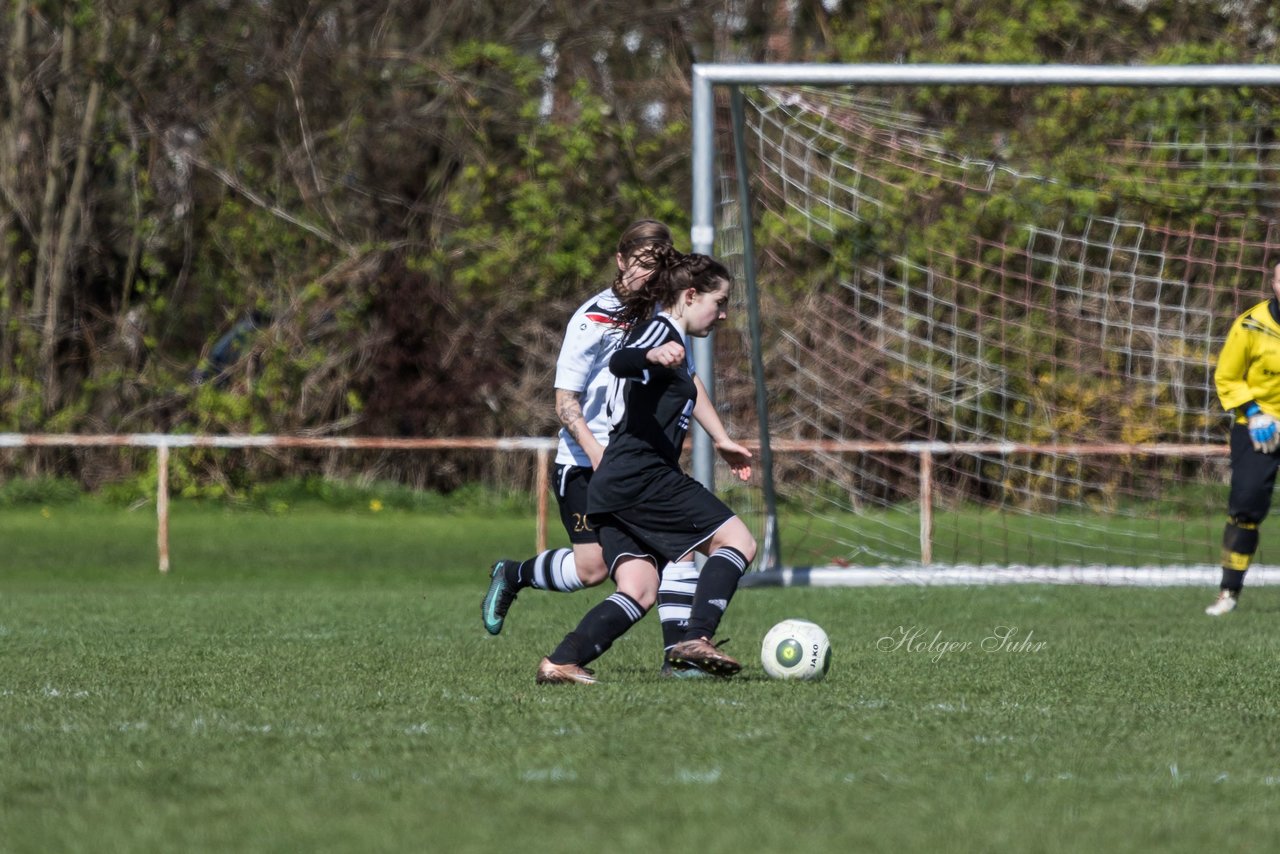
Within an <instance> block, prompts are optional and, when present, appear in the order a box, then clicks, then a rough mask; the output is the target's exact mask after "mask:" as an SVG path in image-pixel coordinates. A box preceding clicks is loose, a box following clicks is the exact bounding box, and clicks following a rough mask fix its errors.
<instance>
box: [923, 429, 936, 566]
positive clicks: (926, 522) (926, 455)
mask: <svg viewBox="0 0 1280 854" xmlns="http://www.w3.org/2000/svg"><path fill="white" fill-rule="evenodd" d="M932 563H933V451H930V450H928V449H925V450H923V451H921V452H920V564H921V565H922V566H929V565H930V564H932Z"/></svg>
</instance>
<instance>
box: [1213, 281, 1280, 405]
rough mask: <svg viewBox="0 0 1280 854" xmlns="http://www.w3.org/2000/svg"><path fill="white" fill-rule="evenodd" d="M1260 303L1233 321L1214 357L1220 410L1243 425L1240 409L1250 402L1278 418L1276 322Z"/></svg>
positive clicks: (1279, 326)
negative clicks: (1234, 415) (1221, 407)
mask: <svg viewBox="0 0 1280 854" xmlns="http://www.w3.org/2000/svg"><path fill="white" fill-rule="evenodd" d="M1271 303H1272V300H1264V301H1263V302H1260V303H1258V304H1257V305H1255V306H1254V307H1253V308H1251V309H1249V310H1248V311H1246V312H1245V313H1244V314H1242V315H1240V316H1239V317H1237V318H1236V319H1235V322H1234V323H1232V324H1231V331H1230V332H1228V333H1227V340H1226V341H1224V342H1223V343H1222V350H1221V351H1219V353H1218V366H1217V367H1216V368H1215V369H1214V371H1213V381H1214V384H1215V385H1217V387H1218V400H1220V401H1221V402H1222V406H1223V408H1224V409H1226V410H1228V411H1230V410H1235V412H1236V421H1241V422H1242V421H1245V420H1246V419H1245V417H1244V413H1243V412H1242V411H1241V409H1240V408H1239V407H1243V406H1244V405H1245V404H1246V403H1248V402H1249V401H1251V400H1254V401H1257V403H1258V406H1259V407H1261V408H1262V411H1263V412H1265V413H1267V414H1268V415H1274V416H1276V417H1280V322H1278V321H1277V320H1276V318H1275V316H1274V315H1272V313H1271Z"/></svg>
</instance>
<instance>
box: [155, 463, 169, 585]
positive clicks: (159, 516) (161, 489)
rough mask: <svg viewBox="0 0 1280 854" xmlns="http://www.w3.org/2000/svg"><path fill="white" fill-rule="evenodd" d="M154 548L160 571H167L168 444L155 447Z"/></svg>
mask: <svg viewBox="0 0 1280 854" xmlns="http://www.w3.org/2000/svg"><path fill="white" fill-rule="evenodd" d="M156 469H157V472H156V550H157V551H159V553H160V571H161V572H162V573H167V572H168V571H169V446H168V445H166V444H165V443H163V442H161V443H160V445H159V446H157V447H156Z"/></svg>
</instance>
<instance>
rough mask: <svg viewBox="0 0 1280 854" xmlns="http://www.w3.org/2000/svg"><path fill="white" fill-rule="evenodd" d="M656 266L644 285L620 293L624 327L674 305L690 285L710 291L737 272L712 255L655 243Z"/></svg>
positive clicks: (700, 290)
mask: <svg viewBox="0 0 1280 854" xmlns="http://www.w3.org/2000/svg"><path fill="white" fill-rule="evenodd" d="M653 266H654V271H653V275H652V276H650V277H649V279H648V281H646V282H645V283H644V286H643V287H641V288H640V289H638V290H636V291H634V292H632V293H629V294H620V295H619V298H620V299H621V300H622V311H621V312H620V313H619V315H618V320H620V321H621V322H622V325H623V327H624V328H628V329H629V328H633V327H635V326H636V325H637V324H640V323H644V322H646V321H648V320H649V318H651V317H653V315H654V313H655V312H656V311H657V310H658V309H660V308H671V307H672V306H674V305H675V303H676V300H677V299H679V297H680V295H681V294H682V293H684V292H685V291H687V290H688V289H689V288H693V289H695V290H697V291H698V293H708V292H710V291H714V290H716V289H717V288H718V287H720V283H721V282H728V283H729V284H730V285H732V284H733V274H732V273H730V272H729V270H728V268H727V267H725V266H724V265H723V264H721V263H720V262H719V261H717V260H716V259H714V258H712V257H711V256H710V255H700V254H698V253H696V252H695V253H691V254H689V255H685V254H683V253H681V252H677V251H676V249H675V247H673V246H666V247H663V246H655V247H654V248H653Z"/></svg>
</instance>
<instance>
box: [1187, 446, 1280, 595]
mask: <svg viewBox="0 0 1280 854" xmlns="http://www.w3.org/2000/svg"><path fill="white" fill-rule="evenodd" d="M1278 468H1280V455H1278V454H1264V453H1260V452H1259V451H1256V450H1254V447H1253V442H1252V441H1251V440H1250V438H1249V429H1248V427H1247V426H1246V425H1244V424H1235V425H1232V428H1231V491H1230V494H1229V497H1228V499H1227V515H1228V520H1227V524H1226V526H1225V527H1224V528H1223V531H1222V581H1221V583H1220V584H1219V590H1218V598H1217V599H1215V600H1214V602H1213V604H1211V605H1210V606H1209V607H1208V608H1206V609H1205V613H1206V614H1208V615H1209V616H1211V617H1220V616H1222V615H1223V614H1228V613H1230V612H1231V611H1233V610H1235V607H1236V604H1237V603H1238V602H1239V599H1240V592H1241V591H1242V590H1243V589H1244V579H1245V573H1246V572H1248V570H1249V564H1250V563H1252V561H1253V556H1254V554H1255V553H1257V551H1258V526H1259V525H1261V524H1262V520H1263V519H1265V518H1266V517H1267V514H1268V513H1269V512H1270V510H1271V495H1272V492H1273V490H1274V488H1275V483H1276V471H1277V469H1278Z"/></svg>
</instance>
